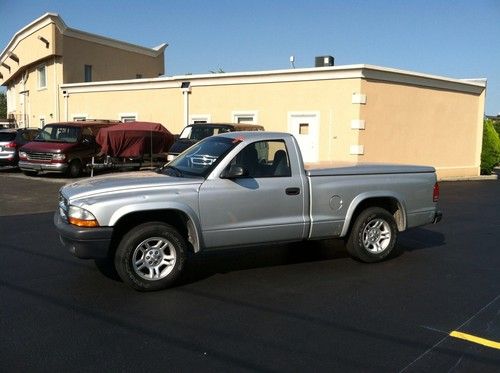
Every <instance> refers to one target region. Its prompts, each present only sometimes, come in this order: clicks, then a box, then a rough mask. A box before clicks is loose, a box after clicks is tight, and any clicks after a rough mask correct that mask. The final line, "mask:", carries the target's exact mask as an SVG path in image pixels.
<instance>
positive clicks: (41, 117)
mask: <svg viewBox="0 0 500 373" xmlns="http://www.w3.org/2000/svg"><path fill="white" fill-rule="evenodd" d="M42 120H43V123H42ZM46 124H47V122H46V121H45V115H39V116H38V127H39V128H42V127H43V126H45V125H46Z"/></svg>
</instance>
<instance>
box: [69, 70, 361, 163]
mask: <svg viewBox="0 0 500 373" xmlns="http://www.w3.org/2000/svg"><path fill="white" fill-rule="evenodd" d="M359 90H360V80H359V79H345V80H335V81H316V82H293V83H280V84H276V83H263V84H243V85H223V86H222V85H221V86H210V87H196V86H194V87H193V88H192V92H191V94H190V95H189V113H190V114H191V115H194V114H209V115H210V116H211V121H212V122H232V121H233V117H232V114H233V112H235V111H256V112H257V115H258V124H261V125H263V126H264V127H265V129H266V130H268V131H282V132H288V114H289V113H290V112H318V113H319V119H320V123H319V128H320V131H319V153H320V154H319V156H320V159H323V160H327V159H336V160H355V158H356V157H355V156H350V155H349V146H350V145H351V144H356V143H357V141H358V140H357V136H358V134H357V132H356V131H352V130H351V129H350V122H351V119H355V118H358V117H359V105H353V104H352V103H351V96H352V93H353V92H357V91H359ZM76 113H84V114H88V117H89V118H108V119H119V114H120V113H137V114H138V120H144V121H155V122H160V123H163V124H164V125H166V127H167V128H168V129H169V130H170V131H171V132H173V133H179V132H180V131H181V130H182V128H183V127H184V124H183V114H184V106H183V95H182V92H181V90H180V89H179V88H170V89H153V88H152V89H148V90H135V91H118V92H94V93H91V92H89V93H70V97H69V98H68V114H69V116H68V118H69V119H71V118H72V115H74V114H76Z"/></svg>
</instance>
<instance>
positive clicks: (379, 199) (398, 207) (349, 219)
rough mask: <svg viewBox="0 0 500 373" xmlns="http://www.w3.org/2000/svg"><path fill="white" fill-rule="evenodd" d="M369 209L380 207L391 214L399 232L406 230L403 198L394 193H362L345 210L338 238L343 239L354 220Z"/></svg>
mask: <svg viewBox="0 0 500 373" xmlns="http://www.w3.org/2000/svg"><path fill="white" fill-rule="evenodd" d="M369 207H380V208H383V209H385V210H387V211H388V212H389V213H391V214H392V216H393V217H394V220H395V221H396V225H397V227H398V230H399V231H400V232H402V231H404V230H405V229H406V224H407V223H406V207H405V205H404V202H403V198H402V197H401V196H399V195H397V194H396V193H391V192H379V193H363V194H360V195H359V196H357V197H356V198H354V200H353V201H352V202H351V204H350V205H349V208H348V210H347V214H346V219H345V221H344V226H343V228H342V233H341V234H340V237H345V236H346V235H347V234H348V233H349V230H350V228H351V226H352V223H353V222H354V221H356V218H357V217H358V216H359V214H361V212H363V211H364V210H366V209H367V208H369Z"/></svg>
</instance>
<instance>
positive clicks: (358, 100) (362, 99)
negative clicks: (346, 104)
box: [351, 92, 366, 105]
mask: <svg viewBox="0 0 500 373" xmlns="http://www.w3.org/2000/svg"><path fill="white" fill-rule="evenodd" d="M351 102H352V103H353V104H360V105H365V104H366V95H365V94H363V93H356V92H354V93H353V94H352V101H351Z"/></svg>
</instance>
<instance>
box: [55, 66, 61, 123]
mask: <svg viewBox="0 0 500 373" xmlns="http://www.w3.org/2000/svg"><path fill="white" fill-rule="evenodd" d="M54 101H55V110H54V113H55V119H56V121H57V122H59V120H60V119H59V86H58V85H57V62H56V56H54Z"/></svg>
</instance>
